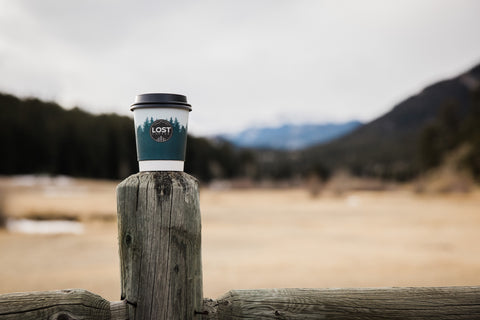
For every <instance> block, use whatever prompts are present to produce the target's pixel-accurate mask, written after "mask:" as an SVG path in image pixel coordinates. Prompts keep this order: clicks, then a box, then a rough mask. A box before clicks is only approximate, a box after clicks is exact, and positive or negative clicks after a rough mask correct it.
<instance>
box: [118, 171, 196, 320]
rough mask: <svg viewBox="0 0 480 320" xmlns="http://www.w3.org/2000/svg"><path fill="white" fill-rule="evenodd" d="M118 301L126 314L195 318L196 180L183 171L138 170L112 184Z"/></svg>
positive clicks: (131, 315)
mask: <svg viewBox="0 0 480 320" xmlns="http://www.w3.org/2000/svg"><path fill="white" fill-rule="evenodd" d="M117 211H118V239H119V251H120V268H121V283H122V293H121V298H122V300H123V299H125V300H126V301H127V304H128V306H129V307H128V309H129V319H130V320H138V319H200V318H201V314H200V312H201V311H202V308H203V306H202V303H203V287H202V263H201V246H200V243H201V221H200V209H199V195H198V183H197V181H196V179H195V178H193V177H191V176H189V175H188V174H186V173H183V172H166V171H164V172H161V171H159V172H140V173H138V174H135V175H132V176H130V177H128V178H127V179H125V180H124V181H123V182H122V183H120V184H119V186H118V187H117Z"/></svg>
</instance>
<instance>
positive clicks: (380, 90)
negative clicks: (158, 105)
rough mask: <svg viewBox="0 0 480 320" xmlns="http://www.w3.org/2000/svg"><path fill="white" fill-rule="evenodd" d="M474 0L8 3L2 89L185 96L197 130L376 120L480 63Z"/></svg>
mask: <svg viewBox="0 0 480 320" xmlns="http://www.w3.org/2000/svg"><path fill="white" fill-rule="evenodd" d="M479 39H480V1H477V0H471V1H466V0H451V1H442V0H408V1H406V0H402V1H393V0H392V1H388V0H375V1H374V0H368V1H358V0H351V1H338V0H336V1H333V0H332V1H321V0H310V1H307V0H290V1H283V0H237V1H231V0H223V1H222V0H213V1H208V0H207V1H199V0H191V1H183V0H181V1H179V0H175V1H138V0H137V1H127V0H81V1H65V0H42V1H38V0H30V1H28V0H10V1H9V0H0V91H3V92H7V93H12V94H16V95H19V96H22V97H25V96H35V97H39V98H41V99H45V100H54V101H56V102H58V103H59V104H61V105H62V106H64V107H67V108H71V107H73V106H79V107H81V108H83V109H86V110H88V111H91V112H94V113H102V112H117V113H120V114H128V115H131V114H130V111H129V107H130V105H131V104H132V103H133V100H134V98H135V95H137V94H139V93H145V92H171V93H180V94H185V95H186V96H187V97H188V100H189V102H190V103H191V104H192V106H193V111H192V112H191V113H190V124H189V131H190V132H192V133H194V134H196V135H207V134H213V133H220V132H232V131H238V130H241V129H244V128H246V127H250V126H259V125H269V126H273V125H278V124H281V123H285V122H289V123H303V122H309V123H312V122H327V121H346V120H350V119H359V120H363V121H368V120H372V119H374V118H375V117H377V116H380V115H381V114H383V113H385V112H387V111H388V110H390V109H391V108H392V107H393V106H394V105H395V104H396V103H398V102H400V101H401V100H403V99H404V98H407V97H408V96H410V95H412V94H415V93H417V92H418V91H420V90H421V89H422V88H423V87H424V86H426V85H428V84H430V83H432V82H435V81H437V80H440V79H443V78H448V77H452V76H455V75H457V74H458V73H460V72H463V71H466V70H468V69H469V68H471V67H472V66H473V65H475V64H477V63H480V41H479Z"/></svg>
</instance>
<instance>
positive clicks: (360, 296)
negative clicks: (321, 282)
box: [204, 287, 480, 320]
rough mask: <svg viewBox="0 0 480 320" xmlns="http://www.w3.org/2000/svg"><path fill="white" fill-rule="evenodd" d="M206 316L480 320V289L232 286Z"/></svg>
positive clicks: (209, 305) (209, 304)
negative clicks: (259, 288)
mask: <svg viewBox="0 0 480 320" xmlns="http://www.w3.org/2000/svg"><path fill="white" fill-rule="evenodd" d="M205 309H206V310H208V311H209V313H208V315H205V316H204V319H211V320H213V319H217V320H224V319H358V320H360V319H370V320H374V319H480V287H438V288H378V289H368V288H359V289H263V290H232V291H230V292H228V293H227V294H226V295H224V296H223V297H222V298H220V299H218V300H216V301H215V300H205Z"/></svg>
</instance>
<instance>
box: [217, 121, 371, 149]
mask: <svg viewBox="0 0 480 320" xmlns="http://www.w3.org/2000/svg"><path fill="white" fill-rule="evenodd" d="M361 124H362V123H361V122H359V121H349V122H345V123H325V124H303V125H294V124H285V125H282V126H279V127H261V128H249V129H246V130H243V131H241V132H239V133H235V134H228V135H221V136H219V138H221V139H225V140H227V141H229V142H230V143H232V144H234V145H236V146H237V147H242V148H257V149H258V148H266V149H276V150H299V149H303V148H306V147H310V146H312V145H316V144H319V143H325V142H328V141H331V140H333V139H335V138H338V137H340V136H342V135H345V134H347V133H349V132H351V131H353V130H354V129H356V128H358V127H359V126H360V125H361Z"/></svg>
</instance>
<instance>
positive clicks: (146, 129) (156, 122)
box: [137, 117, 187, 161]
mask: <svg viewBox="0 0 480 320" xmlns="http://www.w3.org/2000/svg"><path fill="white" fill-rule="evenodd" d="M186 142H187V127H186V124H182V123H181V122H180V121H179V119H177V118H169V119H168V120H167V119H154V118H153V117H149V118H146V119H145V121H144V122H143V124H140V125H138V126H137V148H138V150H137V151H138V160H140V161H144V160H182V161H183V160H184V159H185V147H186Z"/></svg>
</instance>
